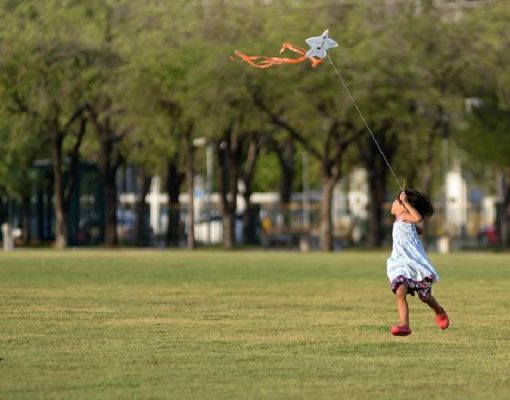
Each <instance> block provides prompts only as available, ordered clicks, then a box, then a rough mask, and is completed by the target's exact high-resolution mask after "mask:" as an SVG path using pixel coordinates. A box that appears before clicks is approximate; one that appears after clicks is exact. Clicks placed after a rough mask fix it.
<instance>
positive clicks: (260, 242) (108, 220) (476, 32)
mask: <svg viewBox="0 0 510 400" xmlns="http://www.w3.org/2000/svg"><path fill="white" fill-rule="evenodd" d="M0 13H1V20H2V28H1V31H0V32H1V37H0V115H1V119H0V136H1V140H0V147H1V150H2V154H3V156H2V159H1V160H0V196H1V197H0V201H1V203H0V219H1V221H2V222H3V223H8V224H9V225H8V226H5V228H6V229H7V228H10V230H6V232H7V233H10V234H13V235H14V240H15V242H16V245H18V246H35V245H37V246H41V245H42V246H48V245H50V244H52V245H54V246H56V247H57V248H65V247H67V246H72V247H76V246H108V247H112V246H119V245H124V246H156V247H188V248H194V247H195V246H197V245H214V246H223V247H225V248H232V247H235V246H263V247H266V248H268V247H276V248H277V247H284V248H298V247H299V248H301V249H302V250H306V249H321V250H324V251H330V250H334V249H341V248H346V247H379V246H383V245H388V244H389V240H390V236H391V235H390V233H391V222H392V221H391V218H390V215H388V207H389V204H390V203H391V201H392V199H393V198H395V196H396V195H397V193H398V186H397V185H396V183H395V181H394V179H393V178H392V177H391V175H390V174H389V170H388V168H387V167H386V166H385V164H384V161H383V159H382V157H381V156H380V154H379V153H378V150H377V148H376V147H375V145H374V143H373V142H372V141H371V138H370V136H369V134H368V132H367V131H366V129H365V128H364V125H363V124H362V121H361V120H360V118H359V115H358V114H357V112H356V110H355V108H354V106H353V104H352V103H351V101H350V99H349V97H348V96H347V94H346V93H345V91H344V90H343V88H342V87H341V86H340V84H339V82H338V81H337V77H336V76H335V73H334V70H333V69H332V68H331V65H329V63H328V62H327V61H326V62H324V63H323V64H322V65H320V66H319V67H318V68H316V69H313V68H312V67H311V66H310V65H309V64H301V65H290V66H280V67H275V68H271V69H267V70H259V69H254V68H252V67H250V66H249V65H247V64H245V63H243V62H242V61H241V60H240V59H238V58H232V59H231V57H232V56H233V55H234V51H235V50H237V49H240V50H242V51H244V52H245V53H248V54H262V55H268V56H272V55H277V53H278V49H279V47H280V45H281V43H283V42H292V43H294V44H295V45H297V46H304V47H306V45H304V39H305V38H307V37H310V36H314V35H318V34H320V33H321V32H322V31H323V30H324V29H326V28H329V29H330V34H331V36H332V37H333V38H334V39H335V40H336V41H337V42H338V43H339V47H338V48H336V49H333V50H331V51H330V55H331V57H332V59H333V60H334V62H335V64H336V65H337V66H338V68H339V70H340V72H341V73H342V75H343V77H344V78H345V80H346V82H347V84H348V85H349V87H350V88H351V91H352V93H353V95H354V97H355V98H356V100H357V102H358V103H359V106H360V108H361V110H362V111H363V113H364V114H365V115H366V118H367V121H368V124H369V126H370V127H371V129H372V130H373V132H374V134H375V137H376V139H377V141H378V142H379V144H380V146H381V148H382V150H383V151H384V152H385V154H386V156H387V158H388V160H389V161H390V163H391V164H392V165H393V167H394V169H395V170H396V172H397V175H398V178H399V180H400V183H401V184H402V183H403V181H404V180H405V182H406V186H407V187H413V188H416V189H418V190H421V191H422V192H424V193H426V194H427V195H429V196H430V197H431V198H432V200H433V201H434V204H435V206H436V217H434V218H433V219H432V220H431V221H430V223H429V224H428V226H427V229H426V235H425V242H426V244H427V246H428V247H429V249H439V250H440V251H448V250H449V249H466V248H480V247H488V246H490V247H506V246H508V244H509V243H510V235H509V230H510V222H509V220H510V178H509V175H508V174H509V172H508V171H509V170H510V169H509V166H510V164H509V158H508V154H509V153H510V144H509V139H508V137H509V136H508V126H509V114H508V112H509V111H508V107H509V103H510V100H509V97H508V92H509V90H510V88H509V85H510V84H509V81H508V72H507V65H508V62H509V52H508V46H509V39H508V36H509V35H508V26H509V24H508V22H509V20H510V6H509V5H508V4H507V2H504V1H431V0H428V1H426V0H423V1H422V0H416V1H397V0H395V1H341V0H338V1H337V0H320V1H315V2H313V3H311V2H308V1H255V0H253V1H248V0H246V1H243V0H239V1H220V0H218V1H214V0H208V1H186V2H184V1H178V0H173V1H92V0H91V1H14V0H9V1H4V2H2V7H1V8H0ZM55 194H57V195H55Z"/></svg>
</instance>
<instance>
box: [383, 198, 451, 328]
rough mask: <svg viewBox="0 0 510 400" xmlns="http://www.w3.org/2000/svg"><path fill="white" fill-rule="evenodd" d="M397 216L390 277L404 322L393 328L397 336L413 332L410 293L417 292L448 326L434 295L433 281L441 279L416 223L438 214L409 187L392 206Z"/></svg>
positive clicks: (442, 324) (437, 321)
mask: <svg viewBox="0 0 510 400" xmlns="http://www.w3.org/2000/svg"><path fill="white" fill-rule="evenodd" d="M391 213H392V214H393V215H395V217H396V219H395V223H394V224H393V234H392V236H393V250H392V252H391V256H390V258H388V262H387V273H388V278H389V280H390V282H391V290H392V291H393V293H395V295H396V297H397V306H398V314H399V317H400V324H399V325H395V326H392V327H391V334H392V335H394V336H407V335H410V334H411V328H410V327H409V307H408V304H407V295H408V294H410V295H411V296H414V294H415V292H417V293H418V297H419V298H420V300H421V301H423V302H424V303H425V304H427V305H428V306H429V307H430V308H432V309H433V310H434V312H435V313H436V324H437V326H439V328H441V329H446V328H448V325H449V320H448V315H447V314H446V311H445V310H444V309H443V308H442V307H441V306H440V305H439V303H438V302H437V300H436V299H435V298H434V297H433V296H432V283H434V282H436V281H437V280H439V275H438V273H437V272H436V270H435V269H434V267H433V266H432V264H431V263H430V261H429V259H428V258H427V256H426V255H425V250H424V249H423V245H422V243H421V241H420V239H419V238H418V234H419V233H420V234H421V229H420V228H419V227H417V226H416V225H415V224H416V223H418V222H420V221H422V220H423V219H424V218H429V217H431V216H432V214H433V213H434V207H433V206H432V204H431V202H430V200H429V199H428V198H427V197H426V196H425V195H423V194H422V193H420V192H418V191H416V190H413V189H406V190H405V191H403V192H402V193H401V194H400V195H399V197H398V198H397V199H395V201H394V202H393V204H392V205H391Z"/></svg>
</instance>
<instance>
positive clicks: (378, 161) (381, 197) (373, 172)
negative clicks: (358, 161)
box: [358, 123, 398, 247]
mask: <svg viewBox="0 0 510 400" xmlns="http://www.w3.org/2000/svg"><path fill="white" fill-rule="evenodd" d="M389 128H390V125H389V123H388V124H385V126H383V127H382V128H381V129H379V130H378V131H377V132H376V134H377V136H378V138H377V140H378V143H379V145H380V146H381V148H382V150H383V151H384V153H385V155H386V158H387V160H388V162H389V163H391V160H392V158H393V154H395V151H396V149H397V146H398V142H397V137H396V136H395V135H392V134H390V133H389ZM358 146H359V149H360V153H361V156H362V159H363V163H364V166H365V168H366V170H367V173H368V193H369V197H368V198H369V201H368V232H367V245H368V246H369V247H378V246H380V245H381V244H382V241H383V234H384V232H383V212H384V210H383V206H384V201H385V197H386V178H387V176H388V172H389V170H388V166H387V165H386V163H385V162H384V160H383V158H382V157H381V154H380V153H379V151H378V149H377V148H376V146H375V145H374V143H372V141H371V140H370V138H368V139H366V141H360V142H359V143H358Z"/></svg>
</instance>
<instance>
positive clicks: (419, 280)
mask: <svg viewBox="0 0 510 400" xmlns="http://www.w3.org/2000/svg"><path fill="white" fill-rule="evenodd" d="M392 237H393V250H392V251H391V256H390V258H388V261H387V263H386V271H387V274H388V279H389V280H390V282H391V284H392V289H394V287H393V286H394V284H395V286H396V283H397V282H403V281H406V282H409V281H410V282H411V284H412V283H414V284H415V286H416V289H418V287H423V286H431V285H432V282H436V281H438V280H439V274H438V273H437V271H436V270H435V268H434V266H433V265H432V263H431V262H430V260H429V259H428V257H427V255H426V254H425V249H424V248H423V244H422V243H421V240H420V238H419V237H418V232H417V231H416V226H415V224H413V223H410V222H404V221H401V220H396V221H395V223H394V224H393V233H392ZM411 288H412V287H411Z"/></svg>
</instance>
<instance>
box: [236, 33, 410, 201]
mask: <svg viewBox="0 0 510 400" xmlns="http://www.w3.org/2000/svg"><path fill="white" fill-rule="evenodd" d="M305 43H306V44H307V45H308V46H309V47H310V48H309V49H308V50H304V49H301V48H299V47H297V46H294V45H293V44H291V43H287V42H286V43H283V44H282V47H281V48H280V54H281V53H283V52H284V51H285V50H290V51H293V52H294V53H297V54H299V55H300V57H297V58H288V57H266V56H249V55H246V54H244V53H243V52H241V51H239V50H236V51H235V52H234V54H235V55H236V56H238V57H239V58H241V59H242V60H243V61H245V62H247V63H248V64H250V65H251V66H252V67H255V68H270V67H273V66H275V65H281V64H299V63H302V62H305V61H307V60H308V61H310V62H311V64H312V67H313V68H315V67H317V66H318V65H320V64H322V62H323V61H324V59H325V58H327V59H328V61H329V63H330V64H331V66H332V67H333V69H334V71H335V73H336V75H337V77H338V79H339V81H340V83H341V84H342V86H343V87H344V89H345V91H346V92H347V94H348V95H349V97H350V99H351V101H352V103H353V104H354V107H355V108H356V110H357V111H358V114H359V115H360V117H361V120H362V121H363V124H364V125H365V127H366V128H367V130H368V132H369V133H370V136H371V137H372V140H373V141H374V143H375V145H376V146H377V149H378V150H379V152H380V153H381V155H382V157H383V159H384V161H385V163H386V165H387V166H388V168H389V169H390V171H391V173H392V175H393V177H394V178H395V181H396V182H397V184H398V186H399V188H400V189H401V190H402V191H404V186H405V181H404V186H402V185H401V184H400V180H399V179H398V178H397V175H396V174H395V172H394V171H393V168H392V167H391V164H390V163H389V161H388V159H387V158H386V156H385V154H384V152H383V150H382V149H381V146H380V145H379V143H378V142H377V139H376V138H375V135H374V134H373V132H372V130H371V129H370V126H369V125H368V123H367V121H366V119H365V117H364V116H363V113H362V112H361V110H360V108H359V106H358V103H357V102H356V100H355V99H354V97H353V95H352V94H351V91H350V90H349V87H348V86H347V84H346V83H345V81H344V79H343V78H342V75H340V71H339V70H338V68H337V67H336V65H335V63H334V62H333V60H332V59H331V57H330V56H329V53H328V50H329V49H332V48H335V47H337V46H338V43H337V42H335V41H334V40H333V39H331V38H330V37H329V29H326V30H325V31H324V32H323V33H322V35H320V36H313V37H310V38H308V39H306V40H305ZM230 59H231V60H234V58H233V57H230Z"/></svg>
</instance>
